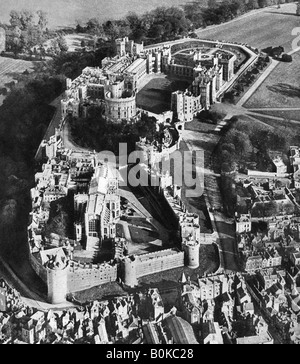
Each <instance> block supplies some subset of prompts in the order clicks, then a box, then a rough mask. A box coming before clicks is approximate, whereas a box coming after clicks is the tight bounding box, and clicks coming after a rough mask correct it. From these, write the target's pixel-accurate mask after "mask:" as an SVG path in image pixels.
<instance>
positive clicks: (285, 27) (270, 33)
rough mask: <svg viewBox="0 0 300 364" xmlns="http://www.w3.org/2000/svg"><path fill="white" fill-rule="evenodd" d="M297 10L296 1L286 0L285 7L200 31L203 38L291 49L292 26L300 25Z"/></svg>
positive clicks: (264, 11) (262, 47)
mask: <svg viewBox="0 0 300 364" xmlns="http://www.w3.org/2000/svg"><path fill="white" fill-rule="evenodd" d="M295 14H296V5H295V4H292V3H291V4H283V5H281V9H277V8H276V7H275V6H274V7H272V8H266V9H264V10H262V11H259V12H255V13H251V14H248V15H247V16H244V17H242V18H239V19H237V20H234V21H232V22H230V23H224V24H222V25H220V26H217V27H213V28H207V29H206V30H200V31H199V32H197V34H198V36H199V37H200V38H202V39H219V40H226V41H233V42H239V43H247V44H249V45H251V46H254V47H257V48H259V49H264V48H267V47H269V46H272V45H273V46H279V45H281V46H283V47H284V48H285V50H286V51H288V52H289V51H291V50H292V41H293V39H294V38H295V36H293V35H292V30H293V29H294V28H296V27H299V17H297V16H296V15H295Z"/></svg>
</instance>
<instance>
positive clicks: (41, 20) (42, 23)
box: [37, 10, 48, 31]
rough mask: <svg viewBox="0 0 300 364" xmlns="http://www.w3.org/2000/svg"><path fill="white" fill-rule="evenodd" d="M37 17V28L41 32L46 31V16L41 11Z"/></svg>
mask: <svg viewBox="0 0 300 364" xmlns="http://www.w3.org/2000/svg"><path fill="white" fill-rule="evenodd" d="M37 15H38V17H39V20H38V26H39V28H40V30H41V31H44V30H46V28H47V25H48V14H47V13H46V12H45V11H43V10H38V11H37Z"/></svg>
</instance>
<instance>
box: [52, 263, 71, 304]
mask: <svg viewBox="0 0 300 364" xmlns="http://www.w3.org/2000/svg"><path fill="white" fill-rule="evenodd" d="M47 286H48V301H49V302H50V303H52V304H59V303H63V302H65V301H66V296H67V293H68V270H67V269H62V270H52V269H47Z"/></svg>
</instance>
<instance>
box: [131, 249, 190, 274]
mask: <svg viewBox="0 0 300 364" xmlns="http://www.w3.org/2000/svg"><path fill="white" fill-rule="evenodd" d="M170 253H171V251H170ZM183 266H184V253H183V252H177V253H176V254H169V255H164V256H159V252H158V253H157V254H156V255H155V254H149V255H148V259H147V255H145V256H143V259H142V260H140V261H139V260H138V261H137V263H136V276H137V278H141V277H144V276H147V275H150V274H154V273H159V272H163V271H165V270H169V269H174V268H181V267H183Z"/></svg>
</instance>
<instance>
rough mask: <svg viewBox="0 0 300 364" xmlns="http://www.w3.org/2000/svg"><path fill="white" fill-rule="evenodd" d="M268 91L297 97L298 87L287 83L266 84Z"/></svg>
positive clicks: (299, 93)
mask: <svg viewBox="0 0 300 364" xmlns="http://www.w3.org/2000/svg"><path fill="white" fill-rule="evenodd" d="M267 88H268V90H269V91H272V92H275V93H278V94H282V95H284V96H287V97H299V98H300V88H298V87H295V86H292V85H289V84H287V83H278V84H277V85H273V86H267Z"/></svg>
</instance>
